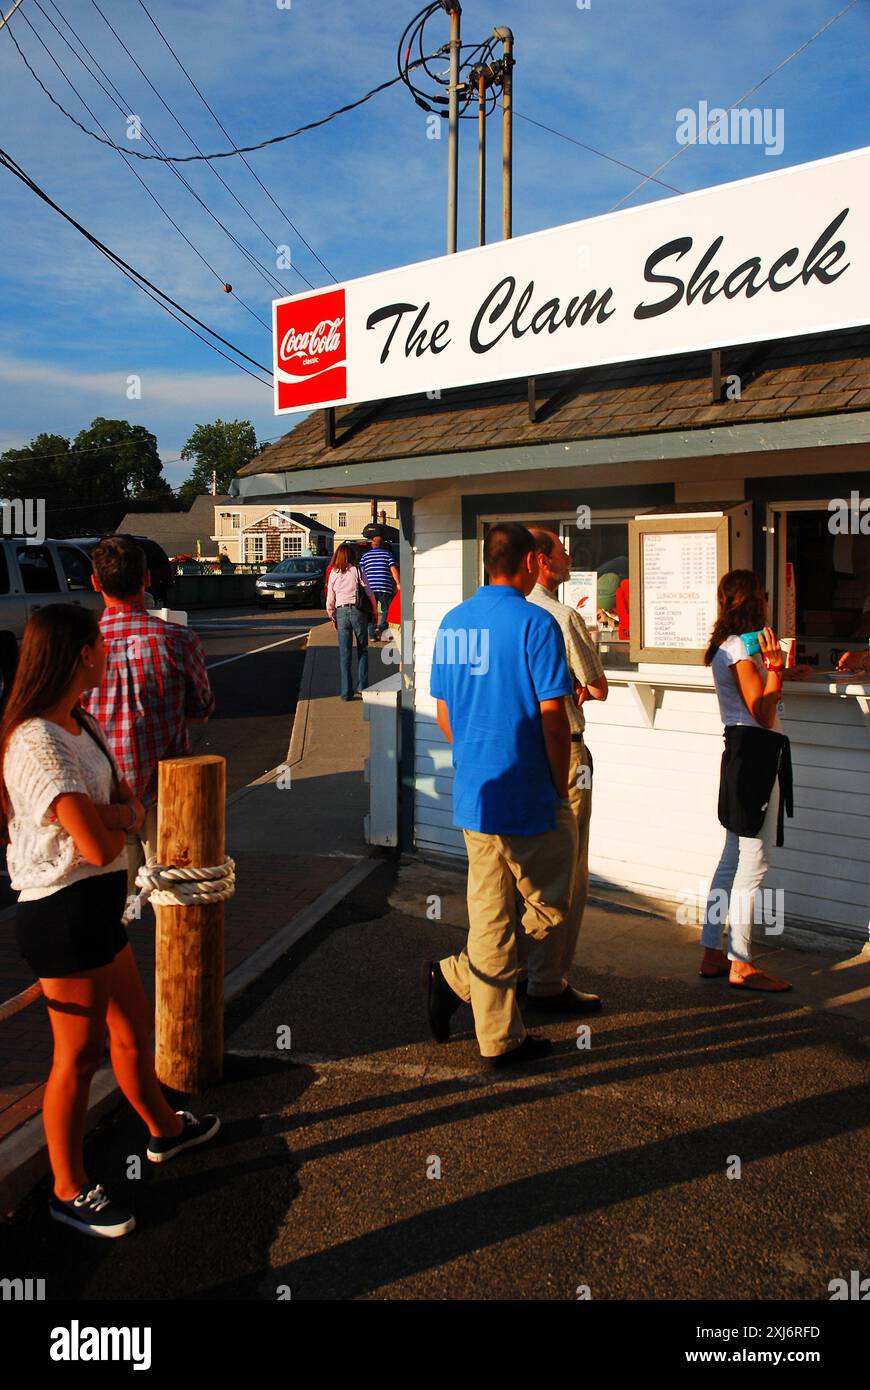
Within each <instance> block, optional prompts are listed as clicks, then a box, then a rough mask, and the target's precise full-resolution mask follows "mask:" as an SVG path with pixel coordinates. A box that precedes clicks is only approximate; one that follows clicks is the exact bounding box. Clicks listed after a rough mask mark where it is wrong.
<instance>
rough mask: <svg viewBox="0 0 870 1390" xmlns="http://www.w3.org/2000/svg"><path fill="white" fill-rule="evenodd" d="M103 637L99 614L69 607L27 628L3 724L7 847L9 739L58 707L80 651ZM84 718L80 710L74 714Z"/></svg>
mask: <svg viewBox="0 0 870 1390" xmlns="http://www.w3.org/2000/svg"><path fill="white" fill-rule="evenodd" d="M99 634H100V623H99V619H98V617H97V614H96V613H94V612H93V610H92V609H90V608H79V607H77V606H76V605H75V604H71V603H48V604H46V605H45V607H44V608H40V609H39V610H38V611H37V612H36V613H34V615H33V617H32V618H31V619H30V621H29V622H28V624H27V626H26V627H25V629H24V637H23V638H22V642H21V654H20V656H19V658H18V669H17V670H16V672H15V680H14V681H13V682H12V689H11V690H10V691H9V697H8V699H7V701H6V705H5V708H4V710H3V715H2V719H0V843H2V844H8V843H9V818H10V816H11V814H12V806H11V803H10V800H9V793H8V791H7V790H6V781H5V779H4V777H3V764H4V762H5V760H6V749H7V747H8V746H9V739H10V737H11V735H12V734H13V733H14V732H15V730H16V729H17V728H18V726H19V724H23V723H24V721H25V720H26V719H34V718H38V717H39V715H41V714H44V713H45V711H46V710H47V709H51V707H52V706H53V705H56V704H57V702H58V700H60V698H61V696H62V695H63V694H64V692H65V691H67V690H68V689H69V687H70V685H71V684H72V680H73V676H74V675H75V670H76V667H77V665H78V663H79V658H80V656H81V654H82V647H92V646H93V645H94V643H95V642H96V640H97V638H98V637H99ZM80 713H82V711H81V709H80V707H79V706H78V705H77V706H76V709H75V710H74V711H73V714H74V717H76V718H78V717H79V714H80Z"/></svg>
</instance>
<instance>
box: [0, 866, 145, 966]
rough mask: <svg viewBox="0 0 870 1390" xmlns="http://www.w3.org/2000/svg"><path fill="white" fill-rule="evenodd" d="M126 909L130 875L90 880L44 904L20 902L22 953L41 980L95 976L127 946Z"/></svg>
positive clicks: (18, 930)
mask: <svg viewBox="0 0 870 1390" xmlns="http://www.w3.org/2000/svg"><path fill="white" fill-rule="evenodd" d="M126 904H127V871H126V869H118V871H117V872H116V873H111V874H89V875H88V877H87V878H80V879H78V880H77V882H75V883H71V884H69V886H68V887H66V888H59V889H58V890H57V892H56V893H49V894H48V896H47V897H45V898H34V899H32V900H31V901H29V902H19V903H18V906H17V908H16V910H15V935H16V937H17V938H18V949H19V950H20V951H21V954H22V955H23V957H24V959H25V960H26V961H27V964H28V965H29V966H30V968H31V970H33V971H34V972H35V973H36V974H37V975H38V976H40V978H41V979H49V980H53V979H60V978H61V977H62V976H64V975H77V974H78V973H79V972H80V971H82V970H96V969H97V968H98V967H99V966H101V965H108V964H109V963H110V962H111V961H113V960H114V959H115V956H116V955H117V954H118V952H119V951H123V949H124V947H125V946H126V945H127V933H126V931H125V930H124V928H123V926H122V924H121V918H122V916H123V914H124V908H125V907H126Z"/></svg>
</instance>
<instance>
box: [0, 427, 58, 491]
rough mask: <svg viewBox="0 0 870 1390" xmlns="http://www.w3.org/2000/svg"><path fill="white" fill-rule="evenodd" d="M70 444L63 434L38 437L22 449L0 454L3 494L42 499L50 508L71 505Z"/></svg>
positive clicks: (0, 483)
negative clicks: (64, 503)
mask: <svg viewBox="0 0 870 1390" xmlns="http://www.w3.org/2000/svg"><path fill="white" fill-rule="evenodd" d="M69 455H70V442H69V440H68V439H67V438H66V437H65V436H64V435H62V434H38V435H36V437H35V438H34V439H31V441H30V443H29V444H25V445H23V446H22V447H21V448H20V449H6V450H5V452H4V453H2V454H0V494H2V496H3V497H41V498H43V499H44V501H45V504H46V506H47V507H49V508H50V507H55V506H58V505H59V504H61V503H63V502H67V503H68V502H69V498H70V492H69V475H70V466H71V464H70V456H69Z"/></svg>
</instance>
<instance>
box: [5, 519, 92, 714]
mask: <svg viewBox="0 0 870 1390" xmlns="http://www.w3.org/2000/svg"><path fill="white" fill-rule="evenodd" d="M91 572H92V566H91V562H90V560H89V558H88V556H87V555H86V554H85V552H84V551H83V550H81V549H80V548H79V547H78V546H77V545H72V544H70V542H69V541H53V540H45V541H42V542H41V544H39V545H32V544H31V543H30V542H29V541H27V540H25V539H24V538H23V537H21V536H2V537H0V700H2V698H3V694H4V693H5V691H6V690H7V689H8V687H9V685H10V684H11V683H12V677H13V676H14V674H15V664H16V661H17V659H18V644H19V642H20V641H21V637H22V634H23V632H24V625H25V623H26V622H27V620H28V618H29V617H30V615H31V614H32V613H35V612H36V610H37V608H41V607H42V606H43V604H46V603H78V604H83V605H84V607H86V608H93V609H94V610H95V612H97V613H102V612H103V596H102V594H98V593H95V592H94V590H93V588H92V587H91Z"/></svg>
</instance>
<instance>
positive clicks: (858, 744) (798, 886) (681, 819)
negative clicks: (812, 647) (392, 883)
mask: <svg viewBox="0 0 870 1390" xmlns="http://www.w3.org/2000/svg"><path fill="white" fill-rule="evenodd" d="M460 537H461V513H460V502H459V498H458V497H457V496H454V495H450V494H448V493H442V494H438V495H433V496H431V497H428V498H425V499H422V500H420V501H418V502H416V503H415V506H414V542H415V548H416V553H415V568H414V622H415V632H414V638H415V641H414V661H415V687H416V712H415V729H416V816H415V844H416V846H417V848H418V849H420V850H422V851H424V852H425V851H428V852H435V853H439V854H456V855H463V854H464V847H463V840H462V833H461V831H459V830H456V829H455V828H454V827H453V825H452V819H451V786H452V777H453V773H452V767H451V752H450V746H449V744H448V743H447V741H446V739H445V738H444V736H443V735H442V733H441V731H440V730H439V728H438V726H437V724H436V723H435V702H434V700H432V699H431V698H430V697H429V694H428V690H429V673H430V669H431V661H432V649H433V646H434V640H435V633H436V631H437V629H438V624H439V622H440V621H441V619H442V618H443V616H444V614H445V613H446V612H447V611H448V609H450V608H451V607H453V606H454V605H455V604H457V603H460V602H461V601H462V555H461V542H460ZM659 699H660V703H659V706H658V709H657V710H656V714H655V725H654V727H653V728H649V727H648V726H647V725H646V724H645V723H644V721H643V716H642V714H641V712H640V710H639V709H638V707H637V704H636V703H635V700H634V698H633V696H632V693H631V690H630V689H629V688H628V687H627V686H624V685H612V686H611V690H610V697H609V699H608V700H607V701H606V702H605V703H603V704H602V703H599V702H590V703H588V704H587V705H586V706H585V710H586V718H587V742H588V743H589V745H590V747H591V749H592V752H593V756H594V759H595V789H594V799H593V813H592V829H591V835H590V868H591V872H592V874H593V877H594V879H595V880H596V881H597V882H598V883H599V884H600V885H608V886H610V887H613V888H616V889H618V890H622V891H623V892H632V893H636V894H639V895H642V896H643V897H646V898H653V899H657V900H660V901H664V902H669V903H674V904H679V903H684V904H690V905H693V906H696V905H697V904H698V902H699V901H700V902H702V901H703V898H704V895H705V893H706V889H707V885H708V884H709V881H710V878H711V876H712V873H713V870H714V868H715V866H716V862H717V860H718V857H719V853H720V851H721V848H722V844H723V840H724V831H723V829H722V827H721V826H720V825H719V822H718V820H717V816H716V802H717V796H718V785H719V760H720V757H721V754H722V724H721V721H720V719H719V712H718V706H717V703H716V697H715V694H714V693H713V692H712V691H697V690H685V689H671V690H667V689H665V690H664V691H663V692H662V694H661V695H660V697H659ZM783 727H784V729H785V731H786V733H787V734H788V735H789V738H790V739H791V744H792V761H793V764H794V774H795V816H794V819H793V820H788V819H786V824H785V841H786V842H785V845H784V846H783V847H782V848H781V849H775V850H774V851H773V855H772V859H771V869H770V872H769V874H768V876H767V879H766V881H765V887H767V888H770V889H774V890H775V889H778V888H781V889H782V890H783V891H784V895H785V896H784V908H785V916H786V918H787V920H789V921H794V922H806V923H810V924H814V925H827V926H832V927H835V928H836V927H843V928H847V929H849V930H850V931H856V930H857V931H861V932H864V933H866V932H867V930H868V925H870V923H868V915H870V912H868V904H870V734H868V731H867V728H866V727H865V719H864V716H863V715H862V713H861V711H860V709H859V708H858V705H857V701H855V700H854V699H840V698H838V697H836V696H824V695H810V694H802V693H798V692H796V691H788V688H787V693H786V714H785V717H784V719H783Z"/></svg>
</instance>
